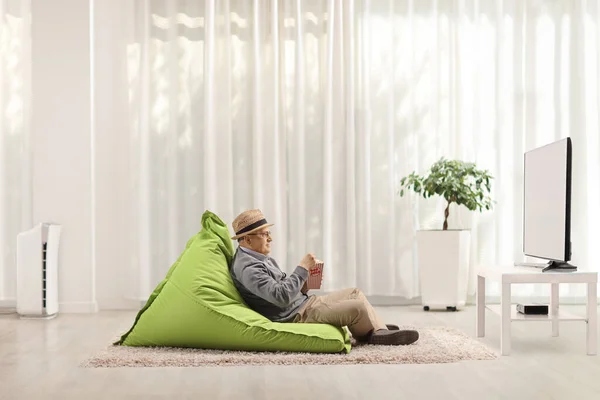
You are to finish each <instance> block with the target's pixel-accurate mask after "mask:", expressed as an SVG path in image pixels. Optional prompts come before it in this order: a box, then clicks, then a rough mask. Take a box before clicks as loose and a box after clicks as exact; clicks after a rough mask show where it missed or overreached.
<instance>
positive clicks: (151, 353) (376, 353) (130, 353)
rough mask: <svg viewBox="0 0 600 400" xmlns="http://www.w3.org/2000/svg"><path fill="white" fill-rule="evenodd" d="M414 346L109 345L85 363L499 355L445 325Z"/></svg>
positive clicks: (428, 359)
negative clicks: (315, 349)
mask: <svg viewBox="0 0 600 400" xmlns="http://www.w3.org/2000/svg"><path fill="white" fill-rule="evenodd" d="M418 330H419V335H420V337H419V340H418V341H417V342H416V343H413V344H412V345H409V346H375V345H357V344H355V343H353V347H352V350H351V351H350V353H349V354H341V353H335V354H313V353H292V352H277V353H271V352H248V351H230V350H205V349H189V348H169V347H128V346H112V345H111V346H109V347H108V348H107V349H105V350H104V351H102V352H100V353H99V354H96V355H95V356H93V357H92V358H90V359H89V360H87V361H85V362H83V363H82V364H81V366H82V367H87V368H110V367H201V366H234V365H310V364H313V365H314V364H320V365H326V364H436V363H451V362H457V361H462V360H493V359H496V358H497V354H496V353H495V352H494V351H492V350H491V349H489V348H488V347H487V346H485V345H484V344H483V343H481V342H479V341H477V340H475V339H473V338H471V337H470V336H467V335H465V334H464V333H462V332H460V331H458V330H456V329H452V328H446V327H434V328H419V329H418Z"/></svg>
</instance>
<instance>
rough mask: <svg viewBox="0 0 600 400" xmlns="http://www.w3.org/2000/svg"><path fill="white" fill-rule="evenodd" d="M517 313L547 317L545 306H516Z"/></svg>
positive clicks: (546, 307) (546, 306)
mask: <svg viewBox="0 0 600 400" xmlns="http://www.w3.org/2000/svg"><path fill="white" fill-rule="evenodd" d="M517 311H518V312H520V313H521V314H527V315H548V305H547V304H517Z"/></svg>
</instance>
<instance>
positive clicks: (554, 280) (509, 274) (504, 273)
mask: <svg viewBox="0 0 600 400" xmlns="http://www.w3.org/2000/svg"><path fill="white" fill-rule="evenodd" d="M486 279H490V280H492V281H496V282H500V283H501V284H502V296H501V305H499V306H498V305H489V306H487V307H486V304H485V280H486ZM597 282H598V273H597V272H580V271H576V272H542V270H541V269H539V268H531V267H529V268H527V267H514V266H512V265H509V266H501V265H498V266H491V267H480V268H479V269H478V270H477V300H476V301H477V328H476V334H477V337H483V336H485V309H486V308H488V309H490V310H492V311H494V312H496V313H498V314H500V316H501V318H502V320H501V334H500V353H501V354H502V355H503V356H504V355H509V354H510V340H511V339H510V324H511V322H512V321H551V322H552V336H558V323H559V321H586V322H587V354H588V355H596V347H597V337H596V336H597V322H596V321H597V307H598V299H597ZM513 283H549V284H551V285H552V286H551V296H550V297H551V298H550V312H549V314H548V315H524V314H521V313H518V312H517V310H516V309H515V308H514V307H511V295H510V289H511V287H510V285H511V284H513ZM560 283H587V295H588V296H587V315H586V317H580V316H576V315H573V314H569V313H567V312H565V311H562V310H559V307H558V285H559V284H560Z"/></svg>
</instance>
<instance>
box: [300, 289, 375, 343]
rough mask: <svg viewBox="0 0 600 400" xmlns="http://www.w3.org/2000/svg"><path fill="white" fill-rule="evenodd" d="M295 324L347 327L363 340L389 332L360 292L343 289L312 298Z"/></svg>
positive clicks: (301, 310) (302, 309)
mask: <svg viewBox="0 0 600 400" xmlns="http://www.w3.org/2000/svg"><path fill="white" fill-rule="evenodd" d="M294 322H303V323H323V324H331V325H335V326H340V327H342V326H347V327H348V329H349V330H350V333H352V336H353V337H355V338H357V339H360V338H362V337H365V336H366V335H367V334H369V333H370V332H372V331H373V332H374V331H377V330H378V329H386V326H385V324H384V323H383V321H381V318H379V316H378V315H377V313H375V310H374V309H373V306H371V304H370V303H369V301H368V300H367V298H366V297H365V295H364V294H363V293H362V292H361V291H360V289H356V288H352V289H342V290H339V291H337V292H333V293H331V294H328V295H325V296H310V297H309V299H308V301H307V302H306V304H305V305H304V307H303V308H301V309H300V311H299V312H298V314H297V315H296V317H295V319H294Z"/></svg>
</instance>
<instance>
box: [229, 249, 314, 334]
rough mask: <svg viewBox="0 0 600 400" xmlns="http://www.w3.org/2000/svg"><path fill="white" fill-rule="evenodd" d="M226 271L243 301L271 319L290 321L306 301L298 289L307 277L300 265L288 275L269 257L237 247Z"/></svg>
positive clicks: (305, 296) (306, 298)
mask: <svg viewBox="0 0 600 400" xmlns="http://www.w3.org/2000/svg"><path fill="white" fill-rule="evenodd" d="M230 273H231V277H232V278H233V283H234V284H235V286H236V288H237V290H238V291H239V292H240V295H241V296H242V298H243V299H244V301H245V302H246V304H248V306H249V307H250V308H252V309H253V310H254V311H256V312H258V313H260V314H262V315H264V316H265V317H267V318H268V319H270V320H271V321H274V322H288V321H291V320H293V319H294V317H295V315H296V313H297V312H298V310H299V309H300V307H302V305H303V304H304V303H305V302H306V301H307V300H308V296H307V295H306V294H304V293H302V292H301V291H300V289H302V286H303V285H304V282H306V280H307V279H308V271H307V270H305V269H304V268H302V267H300V266H297V267H296V269H295V270H294V272H293V273H292V274H291V275H289V276H288V275H286V274H285V273H284V272H283V271H281V269H280V268H279V266H278V265H277V261H275V260H274V259H273V258H271V257H269V256H265V255H263V254H261V253H257V252H255V251H252V250H250V249H246V248H244V247H241V246H240V247H238V248H237V250H236V252H235V255H234V257H233V261H232V263H231V266H230Z"/></svg>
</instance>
